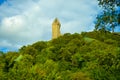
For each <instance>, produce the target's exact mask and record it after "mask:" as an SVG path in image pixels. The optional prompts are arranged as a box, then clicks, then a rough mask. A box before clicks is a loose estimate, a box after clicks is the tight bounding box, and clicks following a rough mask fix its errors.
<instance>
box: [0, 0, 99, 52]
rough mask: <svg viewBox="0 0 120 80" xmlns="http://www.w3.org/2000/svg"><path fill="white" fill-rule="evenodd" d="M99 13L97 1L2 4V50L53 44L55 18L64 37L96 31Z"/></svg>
mask: <svg viewBox="0 0 120 80" xmlns="http://www.w3.org/2000/svg"><path fill="white" fill-rule="evenodd" d="M98 12H99V7H98V5H97V0H0V50H3V51H6V50H12V51H13V50H17V49H18V48H20V47H21V46H23V45H28V44H32V43H34V42H37V41H41V40H45V41H46V40H50V39H51V24H52V22H53V20H54V19H55V18H56V17H57V18H58V19H59V21H60V22H61V33H63V34H64V33H75V32H78V33H80V32H82V31H90V30H93V28H94V20H95V16H96V15H97V13H98Z"/></svg>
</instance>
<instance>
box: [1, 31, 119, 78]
mask: <svg viewBox="0 0 120 80" xmlns="http://www.w3.org/2000/svg"><path fill="white" fill-rule="evenodd" d="M0 80H120V35H119V34H118V33H110V32H107V31H92V32H82V33H81V34H78V33H74V34H70V33H66V34H64V35H63V36H60V37H59V38H57V39H53V40H50V41H38V42H36V43H34V44H32V45H28V46H23V47H22V48H21V49H19V51H18V52H7V53H6V54H4V53H2V52H1V54H0Z"/></svg>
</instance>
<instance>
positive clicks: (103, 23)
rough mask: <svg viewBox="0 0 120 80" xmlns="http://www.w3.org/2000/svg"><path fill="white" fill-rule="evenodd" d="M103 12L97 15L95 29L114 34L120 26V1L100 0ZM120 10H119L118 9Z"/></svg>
mask: <svg viewBox="0 0 120 80" xmlns="http://www.w3.org/2000/svg"><path fill="white" fill-rule="evenodd" d="M98 1H99V3H98V4H99V5H100V6H101V7H102V9H103V11H102V12H101V13H99V14H98V15H97V18H96V24H95V29H96V30H99V29H104V30H108V31H112V32H114V29H115V27H116V26H117V25H120V12H119V11H120V1H119V0H98ZM117 8H118V9H117Z"/></svg>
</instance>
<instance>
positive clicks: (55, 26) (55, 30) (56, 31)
mask: <svg viewBox="0 0 120 80" xmlns="http://www.w3.org/2000/svg"><path fill="white" fill-rule="evenodd" d="M60 27H61V24H60V22H59V20H58V19H57V18H55V20H54V21H53V23H52V39H55V38H58V37H59V36H60V35H61V33H60Z"/></svg>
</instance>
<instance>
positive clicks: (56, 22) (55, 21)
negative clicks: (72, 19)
mask: <svg viewBox="0 0 120 80" xmlns="http://www.w3.org/2000/svg"><path fill="white" fill-rule="evenodd" d="M53 24H58V25H61V24H60V21H59V20H58V18H55V20H54V21H53Z"/></svg>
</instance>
